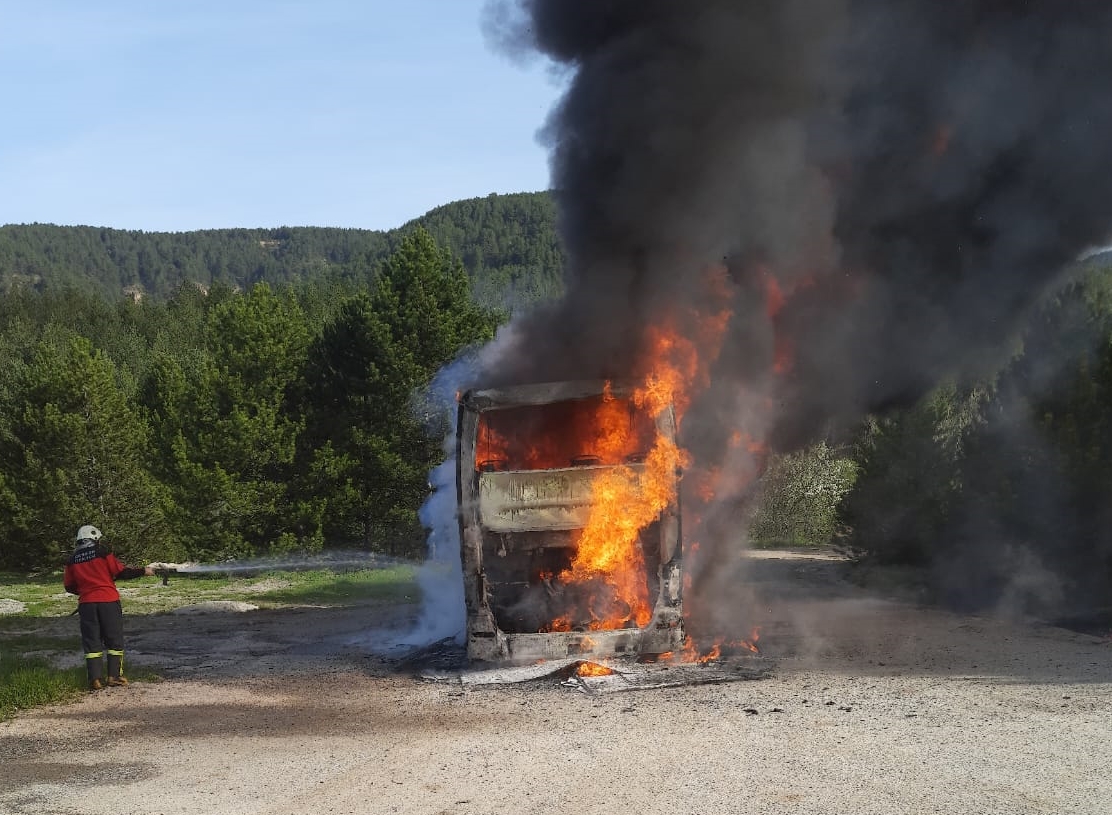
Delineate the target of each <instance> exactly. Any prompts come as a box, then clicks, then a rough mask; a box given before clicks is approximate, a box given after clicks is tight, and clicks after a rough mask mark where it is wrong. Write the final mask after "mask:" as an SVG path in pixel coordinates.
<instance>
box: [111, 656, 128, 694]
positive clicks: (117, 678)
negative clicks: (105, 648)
mask: <svg viewBox="0 0 1112 815" xmlns="http://www.w3.org/2000/svg"><path fill="white" fill-rule="evenodd" d="M126 684H127V679H126V678H125V677H124V652H123V651H111V650H110V651H109V652H108V685H109V687H120V686H122V685H126Z"/></svg>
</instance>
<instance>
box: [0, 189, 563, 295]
mask: <svg viewBox="0 0 1112 815" xmlns="http://www.w3.org/2000/svg"><path fill="white" fill-rule="evenodd" d="M415 226H423V227H424V228H425V229H427V230H428V231H429V232H430V233H431V234H432V236H433V237H434V238H435V239H436V240H437V242H438V243H440V244H441V245H442V246H445V247H448V248H449V249H451V251H452V252H453V253H454V254H455V255H457V256H458V257H460V258H461V259H462V261H463V264H464V268H465V269H466V270H467V273H468V275H469V276H470V278H471V281H472V287H473V289H474V291H475V293H476V295H477V296H478V297H479V299H480V300H482V301H484V302H486V303H489V304H492V305H508V304H509V303H511V302H522V301H526V302H527V301H532V300H536V299H538V298H547V297H550V296H552V295H553V294H556V293H557V292H559V290H560V288H561V263H562V258H561V253H560V247H559V243H558V241H557V238H556V231H555V207H554V204H553V201H552V197H551V196H550V195H549V194H548V193H547V192H538V193H516V194H512V195H489V196H487V197H485V198H473V199H469V200H465V201H456V202H454V203H451V204H446V205H444V206H441V207H437V208H436V209H434V210H431V211H430V212H428V213H427V214H425V215H424V216H422V217H420V218H417V219H415V220H414V221H411V222H410V223H408V224H405V225H403V226H401V227H399V228H397V229H393V230H390V231H387V232H382V231H377V230H367V229H336V228H328V227H280V228H276V229H210V230H200V231H196V232H141V231H134V230H123V229H107V228H102V227H92V226H55V225H51V224H26V225H8V226H2V227H0V290H3V291H9V290H11V289H12V288H16V287H18V288H34V289H39V290H43V289H56V288H61V287H73V288H77V289H80V290H84V291H89V292H97V293H100V294H103V295H104V296H105V297H107V298H110V299H116V298H119V297H121V296H125V295H131V296H133V297H139V296H143V297H151V298H155V299H162V298H165V297H168V296H169V295H171V294H172V293H173V292H174V291H176V290H177V289H178V288H179V287H180V286H181V284H182V283H185V282H192V283H197V284H200V285H202V286H209V285H211V284H212V283H215V282H223V283H227V284H228V285H231V286H233V287H240V288H247V287H249V286H250V285H252V284H254V283H258V282H261V281H265V282H267V283H270V284H272V285H279V284H283V283H291V282H296V281H301V280H308V279H320V278H327V277H334V278H338V279H347V280H353V281H360V280H367V279H369V278H371V277H373V276H374V274H375V272H376V270H377V268H378V267H379V265H380V264H381V262H382V261H383V260H384V259H386V258H387V257H388V256H389V255H390V254H391V253H392V252H393V251H394V249H395V248H396V247H397V245H398V243H399V241H400V240H401V237H402V236H403V235H405V234H406V233H407V232H409V231H411V230H412V228H414V227H415Z"/></svg>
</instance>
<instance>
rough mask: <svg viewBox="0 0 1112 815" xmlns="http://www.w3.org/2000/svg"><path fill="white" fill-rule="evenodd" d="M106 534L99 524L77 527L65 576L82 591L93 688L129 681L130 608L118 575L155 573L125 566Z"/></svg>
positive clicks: (81, 606)
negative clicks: (126, 620)
mask: <svg viewBox="0 0 1112 815" xmlns="http://www.w3.org/2000/svg"><path fill="white" fill-rule="evenodd" d="M102 537H103V535H102V534H101V531H100V530H99V529H97V528H96V527H95V526H89V525H85V526H83V527H81V528H80V529H78V530H77V541H76V546H75V548H74V550H73V554H72V555H70V557H69V560H67V561H66V570H65V573H64V575H63V577H62V582H63V584H64V585H65V587H66V591H67V592H69V593H70V594H76V595H77V597H78V601H77V602H78V606H77V613H78V615H79V617H80V620H81V646H82V647H83V648H84V649H85V670H86V671H87V672H88V676H89V689H90V690H100V689H101V688H103V687H104V686H105V683H106V682H107V684H108V685H109V686H110V687H122V686H124V685H127V678H126V677H125V676H124V612H123V607H122V606H121V605H120V593H119V592H118V591H117V590H116V581H117V580H131V579H133V578H136V577H143V576H144V575H146V576H148V577H149V576H151V575H153V574H154V569H153V568H152V567H150V566H145V567H143V568H133V567H129V566H125V565H124V564H123V563H121V562H120V561H119V559H118V558H117V557H116V556H115V555H114V554H112V552H111V551H109V549H108V547H107V546H106V545H105V544H104V543H102V542H101V538H102ZM105 653H107V654H108V678H107V680H106V679H105V678H104V660H103V657H104V655H105Z"/></svg>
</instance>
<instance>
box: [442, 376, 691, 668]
mask: <svg viewBox="0 0 1112 815" xmlns="http://www.w3.org/2000/svg"><path fill="white" fill-rule="evenodd" d="M654 396H655V397H658V396H659V395H654V394H653V393H651V392H650V390H648V389H646V388H645V387H643V386H642V387H635V386H633V385H631V384H628V383H619V382H610V381H598V382H595V381H588V382H560V383H546V384H533V385H519V386H513V387H503V388H493V389H473V390H469V391H467V392H466V393H464V394H462V395H461V396H460V399H459V411H458V423H457V445H458V447H457V451H456V453H457V455H456V467H457V471H456V476H457V481H456V484H457V500H458V504H459V524H460V542H461V547H462V552H461V555H462V560H463V574H464V595H465V601H466V607H467V653H468V657H469V658H470V659H472V660H479V661H486V662H500V663H522V662H531V661H535V660H538V659H550V658H560V657H568V656H575V655H580V654H584V655H618V654H624V655H655V654H662V653H666V652H671V651H674V650H676V649H678V648H679V647H681V646H682V644H683V642H684V628H683V613H682V592H681V577H682V574H681V569H682V555H683V547H682V544H681V524H680V507H679V497H678V480H679V476H680V469H681V467H682V465H683V463H684V461H683V453H682V451H681V450H680V449H679V447H678V446H677V444H676V416H675V411H674V410H673V409H672V407H671V404H670V402H664V401H662V400H661V399H660V398H654Z"/></svg>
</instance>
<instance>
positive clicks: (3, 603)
mask: <svg viewBox="0 0 1112 815" xmlns="http://www.w3.org/2000/svg"><path fill="white" fill-rule="evenodd" d="M26 609H27V604H26V603H23V602H20V601H19V600H12V599H9V598H7V597H0V614H22V613H23V612H24V611H25V610H26Z"/></svg>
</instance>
